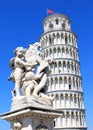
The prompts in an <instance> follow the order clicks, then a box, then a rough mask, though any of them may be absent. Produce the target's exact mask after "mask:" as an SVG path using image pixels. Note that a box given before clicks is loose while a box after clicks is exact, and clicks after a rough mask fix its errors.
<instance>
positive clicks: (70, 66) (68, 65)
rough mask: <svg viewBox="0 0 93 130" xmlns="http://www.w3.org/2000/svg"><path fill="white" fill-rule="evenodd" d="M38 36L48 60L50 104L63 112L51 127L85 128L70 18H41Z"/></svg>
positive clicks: (76, 51)
mask: <svg viewBox="0 0 93 130" xmlns="http://www.w3.org/2000/svg"><path fill="white" fill-rule="evenodd" d="M43 27H44V33H43V34H42V35H41V37H40V42H41V47H42V49H41V51H42V54H43V56H44V59H52V60H53V61H54V63H53V64H51V65H50V74H49V77H48V90H47V94H48V95H49V96H54V101H53V107H54V108H55V109H57V110H60V111H63V115H62V116H60V118H57V119H55V121H54V125H55V129H62V130H72V129H73V130H86V129H87V127H86V120H85V109H84V99H83V91H82V77H81V74H80V62H79V57H78V46H77V37H76V34H75V33H73V32H72V31H71V21H70V19H69V18H68V17H67V16H65V15H63V14H51V15H49V16H47V17H46V18H45V19H44V21H43Z"/></svg>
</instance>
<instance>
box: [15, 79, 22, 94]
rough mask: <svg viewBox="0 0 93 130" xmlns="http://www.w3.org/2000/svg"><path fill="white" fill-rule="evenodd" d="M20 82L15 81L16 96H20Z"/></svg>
mask: <svg viewBox="0 0 93 130" xmlns="http://www.w3.org/2000/svg"><path fill="white" fill-rule="evenodd" d="M20 85H21V84H20V80H17V81H16V82H15V91H16V96H20V87H21V86H20Z"/></svg>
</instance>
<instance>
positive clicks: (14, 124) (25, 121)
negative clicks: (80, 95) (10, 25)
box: [1, 97, 62, 130]
mask: <svg viewBox="0 0 93 130" xmlns="http://www.w3.org/2000/svg"><path fill="white" fill-rule="evenodd" d="M31 98H32V97H31ZM31 98H29V100H28V98H27V97H26V98H25V97H21V98H20V99H19V100H16V99H15V100H14V101H13V103H12V107H11V111H10V112H7V113H4V114H2V115H1V118H2V119H5V120H7V121H9V122H10V123H11V130H53V129H54V119H55V118H57V117H58V116H60V114H61V115H62V112H60V111H56V110H54V109H53V108H52V106H48V105H44V104H42V105H40V103H38V101H37V102H36V101H35V103H34V102H33V101H32V100H31ZM19 101H20V104H19V103H18V102H19ZM31 102H33V103H32V104H31ZM40 102H41V101H40ZM16 103H18V104H16ZM22 104H23V105H22ZM34 104H35V105H34ZM45 106H46V107H45Z"/></svg>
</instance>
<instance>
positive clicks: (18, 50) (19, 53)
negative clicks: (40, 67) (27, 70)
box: [14, 47, 26, 58]
mask: <svg viewBox="0 0 93 130" xmlns="http://www.w3.org/2000/svg"><path fill="white" fill-rule="evenodd" d="M25 52H26V49H24V48H23V47H17V48H16V49H15V51H14V54H15V55H16V56H18V57H20V58H21V57H23V56H24V54H25Z"/></svg>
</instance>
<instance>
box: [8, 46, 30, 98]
mask: <svg viewBox="0 0 93 130" xmlns="http://www.w3.org/2000/svg"><path fill="white" fill-rule="evenodd" d="M25 52H26V49H24V48H23V47H17V48H16V49H15V51H14V54H15V57H14V58H12V59H11V60H10V67H11V68H12V70H13V72H12V73H11V75H10V77H9V80H12V81H13V82H15V88H14V90H13V93H15V94H16V97H18V96H20V88H21V86H22V77H23V73H24V71H25V68H26V67H27V66H32V65H31V64H28V63H26V62H25V61H24V55H25Z"/></svg>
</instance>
